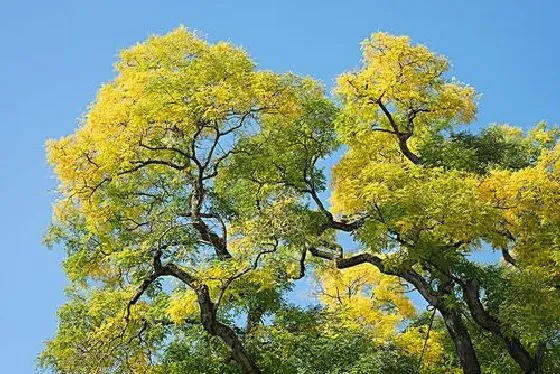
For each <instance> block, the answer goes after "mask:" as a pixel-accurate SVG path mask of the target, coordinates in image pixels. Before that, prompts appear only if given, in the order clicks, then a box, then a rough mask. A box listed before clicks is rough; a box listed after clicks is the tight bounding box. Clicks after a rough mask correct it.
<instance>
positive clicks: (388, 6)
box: [0, 0, 560, 374]
mask: <svg viewBox="0 0 560 374" xmlns="http://www.w3.org/2000/svg"><path fill="white" fill-rule="evenodd" d="M559 15H560V3H558V2H557V1H520V0H517V1H511V0H510V1H488V0H487V1H482V0H478V1H453V2H452V1H444V0H440V1H405V0H400V1H399V0H396V1H395V0H393V1H373V0H372V1H354V0H347V1H324V0H323V1H319V0H313V1H303V0H302V1H287V0H285V1H264V0H263V1H239V0H237V1H202V0H200V1H187V0H184V1H165V0H162V1H139V0H136V1H124V0H121V1H88V2H82V1H60V0H59V1H25V0H19V1H18V0H12V1H8V0H0V51H1V52H0V53H1V58H0V121H1V122H0V126H1V130H2V132H1V136H0V171H1V174H0V175H1V178H0V208H1V209H0V230H1V238H2V246H1V257H0V258H1V261H0V295H1V299H0V300H1V301H0V372H2V373H15V374H17V373H33V372H35V367H34V361H35V357H36V355H37V353H38V352H39V351H40V350H41V347H42V342H43V341H44V340H45V339H47V338H48V337H49V336H51V335H52V334H53V333H54V331H55V328H56V316H55V311H56V309H57V307H58V306H59V305H60V304H61V303H62V302H63V300H64V295H63V287H64V285H65V278H64V275H63V273H62V271H61V267H60V262H61V260H62V258H63V254H62V253H61V252H60V251H49V250H47V249H45V248H43V247H42V246H41V237H42V234H43V233H44V231H45V229H46V227H47V225H48V222H49V218H50V209H51V201H52V197H53V196H52V189H53V187H54V180H53V178H52V175H51V171H50V169H49V167H48V165H47V164H46V162H45V157H44V150H43V144H44V141H45V140H46V139H47V138H49V137H60V136H62V135H66V134H68V133H70V132H71V131H72V129H74V128H75V127H76V125H77V118H78V117H79V116H80V114H81V113H82V112H83V111H84V110H85V108H86V105H87V104H88V102H90V101H91V100H92V99H93V98H94V96H95V93H96V90H97V88H98V87H99V85H100V84H101V83H102V82H104V81H107V80H110V79H111V78H112V77H113V74H114V71H113V68H112V65H113V63H114V62H115V59H116V55H117V52H118V51H119V50H120V49H122V48H125V47H127V46H129V45H131V44H133V43H136V42H138V41H142V40H143V39H145V38H146V36H147V35H149V34H151V33H164V32H167V31H169V30H171V29H173V28H175V27H176V26H178V25H180V24H184V25H186V26H188V27H189V28H191V29H195V30H199V31H201V32H202V33H204V34H205V35H207V37H208V38H209V39H210V40H211V41H217V40H229V41H232V42H234V43H236V44H240V45H242V46H243V47H245V48H246V49H247V50H248V51H249V53H250V54H251V55H252V56H253V57H254V59H255V60H256V61H257V62H258V64H259V67H260V68H266V69H274V70H278V71H285V70H292V71H294V72H296V73H300V74H305V75H311V76H314V77H316V78H318V79H321V80H322V81H324V82H325V84H326V85H327V86H332V83H333V81H334V78H335V77H336V75H337V74H339V73H340V72H342V71H344V70H348V69H351V68H354V67H357V66H358V65H359V60H360V51H359V43H360V41H361V40H362V39H364V38H365V37H367V36H368V35H369V34H370V33H372V32H375V31H379V30H382V31H387V32H391V33H397V34H409V35H410V36H411V37H412V38H413V40H414V41H417V42H422V43H426V44H427V45H428V46H429V47H430V48H432V49H433V50H435V51H438V52H440V53H443V54H445V55H447V56H448V57H449V58H450V59H451V61H452V62H453V63H454V72H453V74H454V75H455V76H456V77H458V78H459V79H460V80H462V81H464V82H468V83H470V84H472V85H473V86H475V87H476V88H477V89H478V90H479V91H480V92H482V93H483V97H482V100H481V106H480V114H479V116H478V122H477V126H484V125H486V124H488V123H491V122H508V123H513V124H518V125H520V126H523V127H528V126H530V125H531V124H534V123H535V122H537V121H539V120H541V119H545V120H548V121H549V122H551V123H559V122H560V111H559V110H558V105H559V104H560V93H559V87H560V73H559V71H558V66H559V59H560V51H559V42H558V37H559V36H560V32H559V31H558V16H559Z"/></svg>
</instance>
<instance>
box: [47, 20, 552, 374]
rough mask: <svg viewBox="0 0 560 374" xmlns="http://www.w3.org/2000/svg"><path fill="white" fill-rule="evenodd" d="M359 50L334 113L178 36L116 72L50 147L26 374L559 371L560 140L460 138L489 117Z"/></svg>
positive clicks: (133, 52) (471, 98)
mask: <svg viewBox="0 0 560 374" xmlns="http://www.w3.org/2000/svg"><path fill="white" fill-rule="evenodd" d="M362 52H363V60H362V66H361V67H360V68H359V69H358V70H355V71H349V72H346V73H343V74H341V75H340V76H339V78H338V80H337V84H336V87H335V88H334V92H333V95H328V94H327V93H326V92H325V88H324V87H323V86H322V84H321V83H319V82H317V81H316V80H314V79H312V78H309V77H300V76H298V75H296V74H292V73H282V74H280V73H276V72H272V71H267V70H259V69H257V68H256V65H255V63H254V62H253V61H252V60H251V59H250V57H249V56H248V54H247V53H246V52H245V51H244V50H242V49H241V48H238V47H236V46H234V45H232V44H230V43H223V42H220V43H215V44H212V43H209V42H207V41H205V40H204V39H202V38H201V37H199V36H198V35H196V34H195V33H193V32H190V31H189V30H187V29H185V28H178V29H176V30H174V31H172V32H170V33H169V34H167V35H163V36H152V37H150V38H148V39H147V40H146V41H145V42H143V43H140V44H137V45H135V46H132V47H130V48H129V49H126V50H124V51H122V52H121V54H120V58H119V61H118V62H117V64H116V70H117V75H116V78H115V79H114V80H113V81H111V82H109V83H106V84H104V85H103V86H102V87H101V88H100V89H99V92H98V94H97V97H96V99H95V100H94V101H93V103H92V104H91V105H90V107H89V108H88V111H87V113H86V114H85V115H84V117H83V118H82V120H81V123H80V126H79V127H78V128H77V129H76V131H75V132H74V133H73V134H71V135H69V136H67V137H64V138H61V139H58V140H50V141H48V143H47V153H48V160H49V162H50V164H51V165H52V167H53V169H54V172H55V174H56V176H57V177H58V180H59V195H58V198H57V201H56V203H55V205H54V215H53V220H52V224H51V226H50V229H49V232H48V234H47V236H46V239H45V240H46V242H47V244H48V245H50V246H59V247H62V248H63V249H64V250H66V253H67V257H66V260H65V261H64V270H65V272H66V274H67V275H68V277H69V280H70V284H69V286H68V288H67V302H66V304H64V305H63V306H62V307H61V308H60V311H59V326H58V331H57V333H56V335H55V336H54V337H53V338H52V339H51V340H49V341H48V342H47V343H46V346H45V349H44V351H43V352H42V354H41V355H40V357H39V365H40V366H41V367H43V368H48V369H51V370H53V371H54V372H58V373H129V372H131V373H137V372H138V373H140V372H149V373H195V372H196V373H216V374H217V373H261V372H264V373H363V372H372V373H449V372H459V371H461V370H462V371H463V372H464V373H481V372H483V371H484V372H488V373H513V372H524V373H540V372H556V371H560V356H559V353H560V352H559V348H560V347H559V343H560V342H559V335H558V333H559V331H560V330H559V328H560V297H559V296H560V292H559V289H560V251H559V249H560V248H559V247H560V209H558V206H559V203H560V145H559V143H558V139H559V136H560V131H559V130H558V128H556V127H554V126H548V125H547V124H546V123H544V122H541V123H538V124H536V125H535V126H534V127H533V128H532V129H530V130H529V131H523V130H522V129H520V128H517V127H513V126H510V125H507V124H495V125H491V126H489V127H487V128H485V129H483V130H482V131H479V132H472V131H468V130H467V129H468V128H467V127H465V126H466V125H469V124H471V123H472V122H473V121H474V120H475V116H476V112H477V100H478V98H479V95H478V94H477V92H476V91H475V89H474V88H473V87H471V86H469V85H467V84H463V83H461V82H459V81H457V80H456V79H454V78H451V77H450V72H449V62H448V61H447V59H446V58H445V57H444V56H441V55H438V54H436V53H434V52H432V51H430V50H429V49H428V48H427V47H426V46H424V45H417V44H413V43H412V42H411V41H410V39H409V38H408V37H407V36H394V35H389V34H385V33H376V34H373V35H372V36H371V37H370V38H369V39H366V40H365V41H364V42H363V44H362ZM331 165H333V166H332V167H331ZM481 250H485V251H494V252H496V253H498V254H500V256H501V258H502V259H501V261H500V262H499V263H495V264H491V265H484V264H481V263H480V262H478V261H477V260H476V253H477V252H478V251H481ZM294 290H295V291H294ZM302 290H304V291H306V292H305V293H304V294H305V295H306V296H307V299H306V300H305V301H303V302H296V300H295V299H297V297H296V296H297V295H296V296H294V293H301V292H302ZM410 292H417V293H418V294H420V295H421V296H422V297H423V298H424V299H425V301H426V302H427V304H428V305H429V308H428V311H426V312H424V311H422V310H418V308H417V307H416V306H415V305H414V303H413V302H412V301H411V299H410V297H409V294H410Z"/></svg>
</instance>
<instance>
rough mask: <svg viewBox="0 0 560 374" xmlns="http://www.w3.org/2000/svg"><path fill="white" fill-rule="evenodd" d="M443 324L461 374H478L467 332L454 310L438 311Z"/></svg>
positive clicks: (476, 360)
mask: <svg viewBox="0 0 560 374" xmlns="http://www.w3.org/2000/svg"><path fill="white" fill-rule="evenodd" d="M438 310H439V311H440V313H441V315H442V317H443V320H444V322H445V327H447V331H448V332H449V335H450V336H451V340H453V344H454V345H455V351H456V352H457V356H459V361H460V362H461V367H462V368H463V373H465V374H480V373H481V371H480V363H479V362H478V359H477V358H476V353H475V350H474V347H473V344H472V341H471V337H470V335H469V332H468V331H467V329H466V327H465V324H464V323H463V319H462V318H461V314H460V313H459V312H458V311H456V310H449V309H445V308H442V309H438Z"/></svg>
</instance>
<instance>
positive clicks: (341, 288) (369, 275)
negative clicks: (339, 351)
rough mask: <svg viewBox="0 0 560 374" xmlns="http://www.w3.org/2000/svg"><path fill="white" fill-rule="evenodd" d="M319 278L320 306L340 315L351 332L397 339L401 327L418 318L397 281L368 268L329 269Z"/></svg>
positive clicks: (368, 266)
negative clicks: (360, 331) (365, 330)
mask: <svg viewBox="0 0 560 374" xmlns="http://www.w3.org/2000/svg"><path fill="white" fill-rule="evenodd" d="M318 278H319V280H320V282H321V283H320V287H321V290H320V293H319V296H320V299H321V302H322V303H324V304H325V305H327V306H328V307H329V308H330V309H333V310H338V311H340V315H341V316H343V317H344V318H343V319H344V321H345V323H346V324H347V326H348V327H349V328H352V329H364V328H365V329H367V330H369V331H370V333H371V335H372V338H374V339H379V340H386V339H388V338H390V337H392V336H394V335H395V334H396V333H397V328H398V326H399V324H400V323H401V322H402V321H404V320H405V319H407V318H411V317H413V316H414V315H415V309H414V306H413V304H412V303H411V301H410V300H409V299H408V298H407V297H406V296H405V294H404V292H403V291H404V287H403V286H402V285H401V284H400V283H399V280H398V278H396V277H391V276H387V275H383V274H381V273H380V272H379V270H378V269H377V268H376V267H373V266H371V265H369V264H363V265H359V266H354V267H351V268H348V269H344V270H338V269H335V268H326V269H323V270H321V271H320V272H319V274H318Z"/></svg>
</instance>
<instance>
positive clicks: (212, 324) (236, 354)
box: [197, 285, 261, 374]
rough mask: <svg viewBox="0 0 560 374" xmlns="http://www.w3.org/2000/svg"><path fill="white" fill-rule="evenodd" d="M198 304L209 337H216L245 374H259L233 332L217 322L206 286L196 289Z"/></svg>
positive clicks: (258, 370)
mask: <svg viewBox="0 0 560 374" xmlns="http://www.w3.org/2000/svg"><path fill="white" fill-rule="evenodd" d="M197 295H198V303H199V305H200V320H201V322H202V326H204V329H205V330H206V331H207V332H208V333H210V334H211V335H214V336H218V337H219V338H220V339H221V340H222V341H223V342H224V343H225V344H226V345H227V347H228V348H229V350H230V352H231V356H232V357H233V359H234V360H235V361H236V362H237V363H238V364H239V365H240V366H241V369H242V370H243V372H244V373H246V374H260V373H261V371H260V369H259V367H258V366H257V363H256V362H255V361H254V360H253V358H252V357H251V356H250V355H249V352H247V351H246V350H245V347H243V344H242V343H241V340H239V337H238V336H237V334H236V333H235V331H234V330H233V329H232V328H231V327H229V326H228V325H226V324H223V323H221V322H220V321H218V319H217V316H216V311H215V308H214V303H212V300H211V298H210V294H209V292H208V286H206V285H203V286H201V287H199V288H198V289H197Z"/></svg>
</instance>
